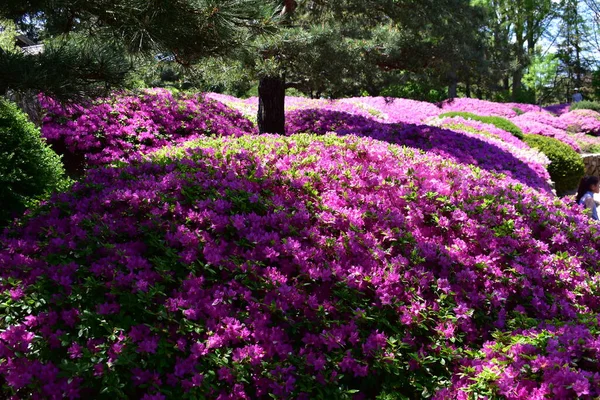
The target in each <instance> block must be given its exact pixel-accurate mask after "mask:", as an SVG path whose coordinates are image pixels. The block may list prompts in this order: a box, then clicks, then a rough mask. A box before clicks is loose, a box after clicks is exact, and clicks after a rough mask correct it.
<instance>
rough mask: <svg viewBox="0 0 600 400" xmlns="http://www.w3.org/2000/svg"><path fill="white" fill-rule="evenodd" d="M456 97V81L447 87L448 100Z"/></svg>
mask: <svg viewBox="0 0 600 400" xmlns="http://www.w3.org/2000/svg"><path fill="white" fill-rule="evenodd" d="M455 97H456V81H455V80H452V81H451V82H450V84H449V85H448V98H449V99H453V98H455Z"/></svg>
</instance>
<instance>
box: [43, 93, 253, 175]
mask: <svg viewBox="0 0 600 400" xmlns="http://www.w3.org/2000/svg"><path fill="white" fill-rule="evenodd" d="M40 100H41V104H42V106H43V107H44V108H45V109H46V110H47V114H46V117H45V118H44V121H43V125H42V135H43V136H44V137H45V138H46V139H47V140H48V142H49V143H50V144H51V145H52V146H53V147H54V148H55V149H56V150H57V152H58V153H59V154H62V155H63V157H64V160H65V164H66V165H67V167H68V168H69V170H70V171H71V172H79V173H81V171H83V169H85V168H87V167H89V166H95V165H104V164H108V163H111V162H113V161H127V160H129V159H130V158H132V157H137V156H138V155H139V154H145V153H148V152H151V151H153V150H156V149H159V148H161V147H163V146H165V145H167V144H169V143H178V142H181V141H185V140H189V139H192V138H195V137H198V136H201V135H215V136H240V135H243V134H248V133H255V131H256V130H255V128H254V127H253V125H252V123H251V122H250V121H249V120H247V119H246V118H244V117H242V115H241V114H240V113H239V112H237V111H234V110H233V109H231V108H229V107H227V106H225V105H224V104H222V103H219V102H216V101H214V100H210V99H205V98H204V97H203V95H201V94H195V95H188V94H181V95H175V96H174V95H173V94H171V92H169V91H167V90H164V89H153V90H147V91H145V92H142V93H140V94H137V95H135V94H132V93H127V92H125V93H118V94H115V95H113V96H112V97H110V98H106V99H99V100H96V101H94V102H93V103H91V104H84V105H77V104H74V105H69V106H63V105H61V104H59V103H57V102H56V101H54V100H52V99H51V98H47V97H41V99H40Z"/></svg>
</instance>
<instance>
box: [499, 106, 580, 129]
mask: <svg viewBox="0 0 600 400" xmlns="http://www.w3.org/2000/svg"><path fill="white" fill-rule="evenodd" d="M511 121H512V122H514V123H515V124H517V125H518V124H519V123H529V122H537V123H539V124H544V125H549V126H550V127H552V128H556V129H562V130H563V131H566V130H567V129H568V128H569V125H568V124H567V122H566V121H565V120H564V119H562V118H558V117H556V116H554V115H552V114H550V113H548V112H537V111H536V112H526V113H524V114H521V115H518V116H516V117H514V118H511Z"/></svg>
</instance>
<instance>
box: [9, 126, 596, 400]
mask: <svg viewBox="0 0 600 400" xmlns="http://www.w3.org/2000/svg"><path fill="white" fill-rule="evenodd" d="M165 153H166V154H167V155H166V156H165V155H163V156H160V157H158V158H157V160H156V161H153V162H145V163H142V162H133V163H132V164H131V165H128V166H126V167H122V168H101V169H93V170H91V171H90V172H89V173H88V174H87V176H86V177H85V178H84V179H83V180H82V181H81V182H80V183H78V184H76V185H75V187H74V189H73V191H72V192H71V193H68V194H64V195H61V196H59V197H57V198H55V199H54V200H53V201H52V202H50V203H49V204H47V205H46V207H45V208H44V209H41V210H40V211H39V212H38V214H37V215H36V216H32V218H31V219H30V220H28V221H25V222H24V224H23V225H22V226H20V227H13V228H12V230H11V231H6V232H5V233H4V236H2V237H1V238H0V249H1V250H0V276H1V280H0V283H1V288H2V290H1V292H0V293H1V294H0V298H1V301H2V304H3V314H4V318H3V319H2V320H0V327H1V333H0V338H1V339H2V340H1V341H0V375H1V376H2V378H3V379H2V380H1V381H0V382H1V385H2V387H1V389H0V390H1V392H2V394H3V396H4V397H9V396H11V395H12V396H14V397H13V398H16V399H18V398H62V396H64V397H68V398H76V397H77V396H81V397H82V398H99V397H101V396H104V397H108V396H113V397H114V396H118V397H126V398H144V399H163V398H165V397H168V398H174V399H180V398H202V397H208V398H221V399H226V398H231V399H240V398H268V397H269V394H272V395H275V396H276V397H294V398H305V399H308V398H351V397H352V396H353V394H356V395H357V396H362V397H363V398H375V397H377V396H378V395H382V396H384V397H385V396H386V395H387V396H392V397H388V398H398V397H397V396H398V394H402V395H404V396H408V397H409V398H415V397H419V396H421V395H423V393H429V394H433V393H434V392H435V391H436V390H438V389H441V388H443V387H444V386H446V385H447V384H448V383H449V382H450V381H452V380H453V372H452V371H455V370H457V368H458V367H459V366H460V364H459V362H460V360H462V359H463V357H464V354H465V351H466V350H469V349H471V350H473V351H478V350H479V349H480V348H481V345H483V343H484V341H487V340H492V339H493V337H494V335H496V333H494V332H496V331H497V330H500V331H512V330H514V329H519V327H521V326H523V325H524V324H525V325H527V324H531V321H532V320H533V321H535V320H542V319H553V320H555V321H557V322H556V323H559V322H558V321H571V320H572V319H573V318H574V317H575V316H576V315H577V313H580V314H584V313H597V312H598V311H600V302H599V301H598V297H597V293H596V289H595V288H596V287H597V283H598V282H597V281H598V279H597V275H596V273H595V271H597V268H598V266H599V265H598V263H599V260H600V258H599V255H600V254H599V253H598V240H599V239H600V234H599V232H598V229H597V226H596V225H591V224H589V220H588V218H587V217H586V216H584V215H583V214H582V213H581V211H580V210H579V209H577V208H570V207H568V206H566V205H565V204H564V203H563V202H562V201H561V200H558V199H556V198H555V197H553V196H549V195H546V194H544V193H541V192H537V191H534V190H532V189H530V188H527V187H525V186H523V185H520V184H514V183H513V182H512V181H511V180H503V179H499V177H498V175H496V174H492V173H489V172H486V171H483V170H481V169H479V168H477V167H472V166H465V165H460V164H454V163H452V162H450V161H448V160H446V159H443V158H441V157H439V156H435V155H431V154H421V153H418V152H415V151H414V150H411V149H403V148H400V147H397V146H390V145H388V144H386V143H382V142H378V141H375V140H370V139H364V138H358V137H355V136H346V137H341V138H340V137H337V136H335V135H326V136H320V137H316V136H310V135H296V136H294V137H291V138H285V137H279V136H261V137H258V136H245V137H241V138H237V139H236V138H231V137H229V138H221V139H209V138H207V139H203V140H201V141H199V142H198V143H196V144H195V146H194V148H192V149H188V150H187V151H186V152H185V153H184V152H183V150H177V149H173V150H170V151H167V152H165ZM180 157H181V158H180ZM523 321H525V322H523ZM528 327H529V326H528ZM463 349H464V350H463ZM590 363H592V365H593V366H594V367H596V368H597V366H598V361H597V359H593V360H591V361H590ZM454 378H456V377H454Z"/></svg>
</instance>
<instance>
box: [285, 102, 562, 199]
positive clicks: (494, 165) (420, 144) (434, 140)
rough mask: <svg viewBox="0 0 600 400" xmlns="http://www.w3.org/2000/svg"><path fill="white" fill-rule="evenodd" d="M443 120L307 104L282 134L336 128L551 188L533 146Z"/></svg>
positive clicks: (545, 161)
mask: <svg viewBox="0 0 600 400" xmlns="http://www.w3.org/2000/svg"><path fill="white" fill-rule="evenodd" d="M444 121H446V122H447V123H450V124H451V127H450V129H452V130H450V129H442V128H439V127H435V126H429V125H410V124H407V125H403V124H386V123H382V122H377V121H374V120H372V119H369V118H365V117H362V116H357V115H353V114H348V113H344V112H337V111H330V110H323V109H308V110H297V111H292V112H289V113H288V114H287V127H286V129H287V131H286V133H287V134H288V135H291V134H295V133H307V132H311V133H316V134H326V133H328V132H335V133H337V134H339V135H349V134H350V135H359V136H365V137H370V138H374V139H377V140H382V141H386V142H388V143H394V144H400V145H403V146H409V147H412V148H416V149H420V150H424V151H427V152H430V153H433V154H437V155H440V156H443V157H447V158H449V159H451V160H453V161H454V162H459V163H462V164H467V165H477V166H478V167H480V168H482V169H485V170H489V171H493V172H497V173H503V174H505V175H507V176H508V177H510V178H512V179H514V180H516V181H519V182H521V183H523V184H526V185H528V186H530V187H534V188H537V189H539V190H543V191H547V192H550V191H551V187H550V185H549V183H548V181H549V180H550V176H549V175H548V171H547V170H546V168H545V166H546V165H547V164H548V163H549V161H548V159H547V158H546V157H545V156H543V155H542V154H540V153H539V152H538V151H535V150H532V149H530V148H529V146H527V145H526V144H525V143H523V142H521V141H519V140H518V139H516V138H515V137H513V136H512V135H511V134H509V133H507V132H505V131H502V130H500V129H498V128H496V127H494V126H491V125H489V124H482V123H478V122H476V121H467V120H465V119H462V118H460V119H459V118H446V119H444V120H443V121H442V122H441V123H442V124H443V123H444ZM429 123H432V122H429ZM460 124H462V126H459V125H460ZM469 124H471V125H469ZM470 128H472V129H470Z"/></svg>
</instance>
